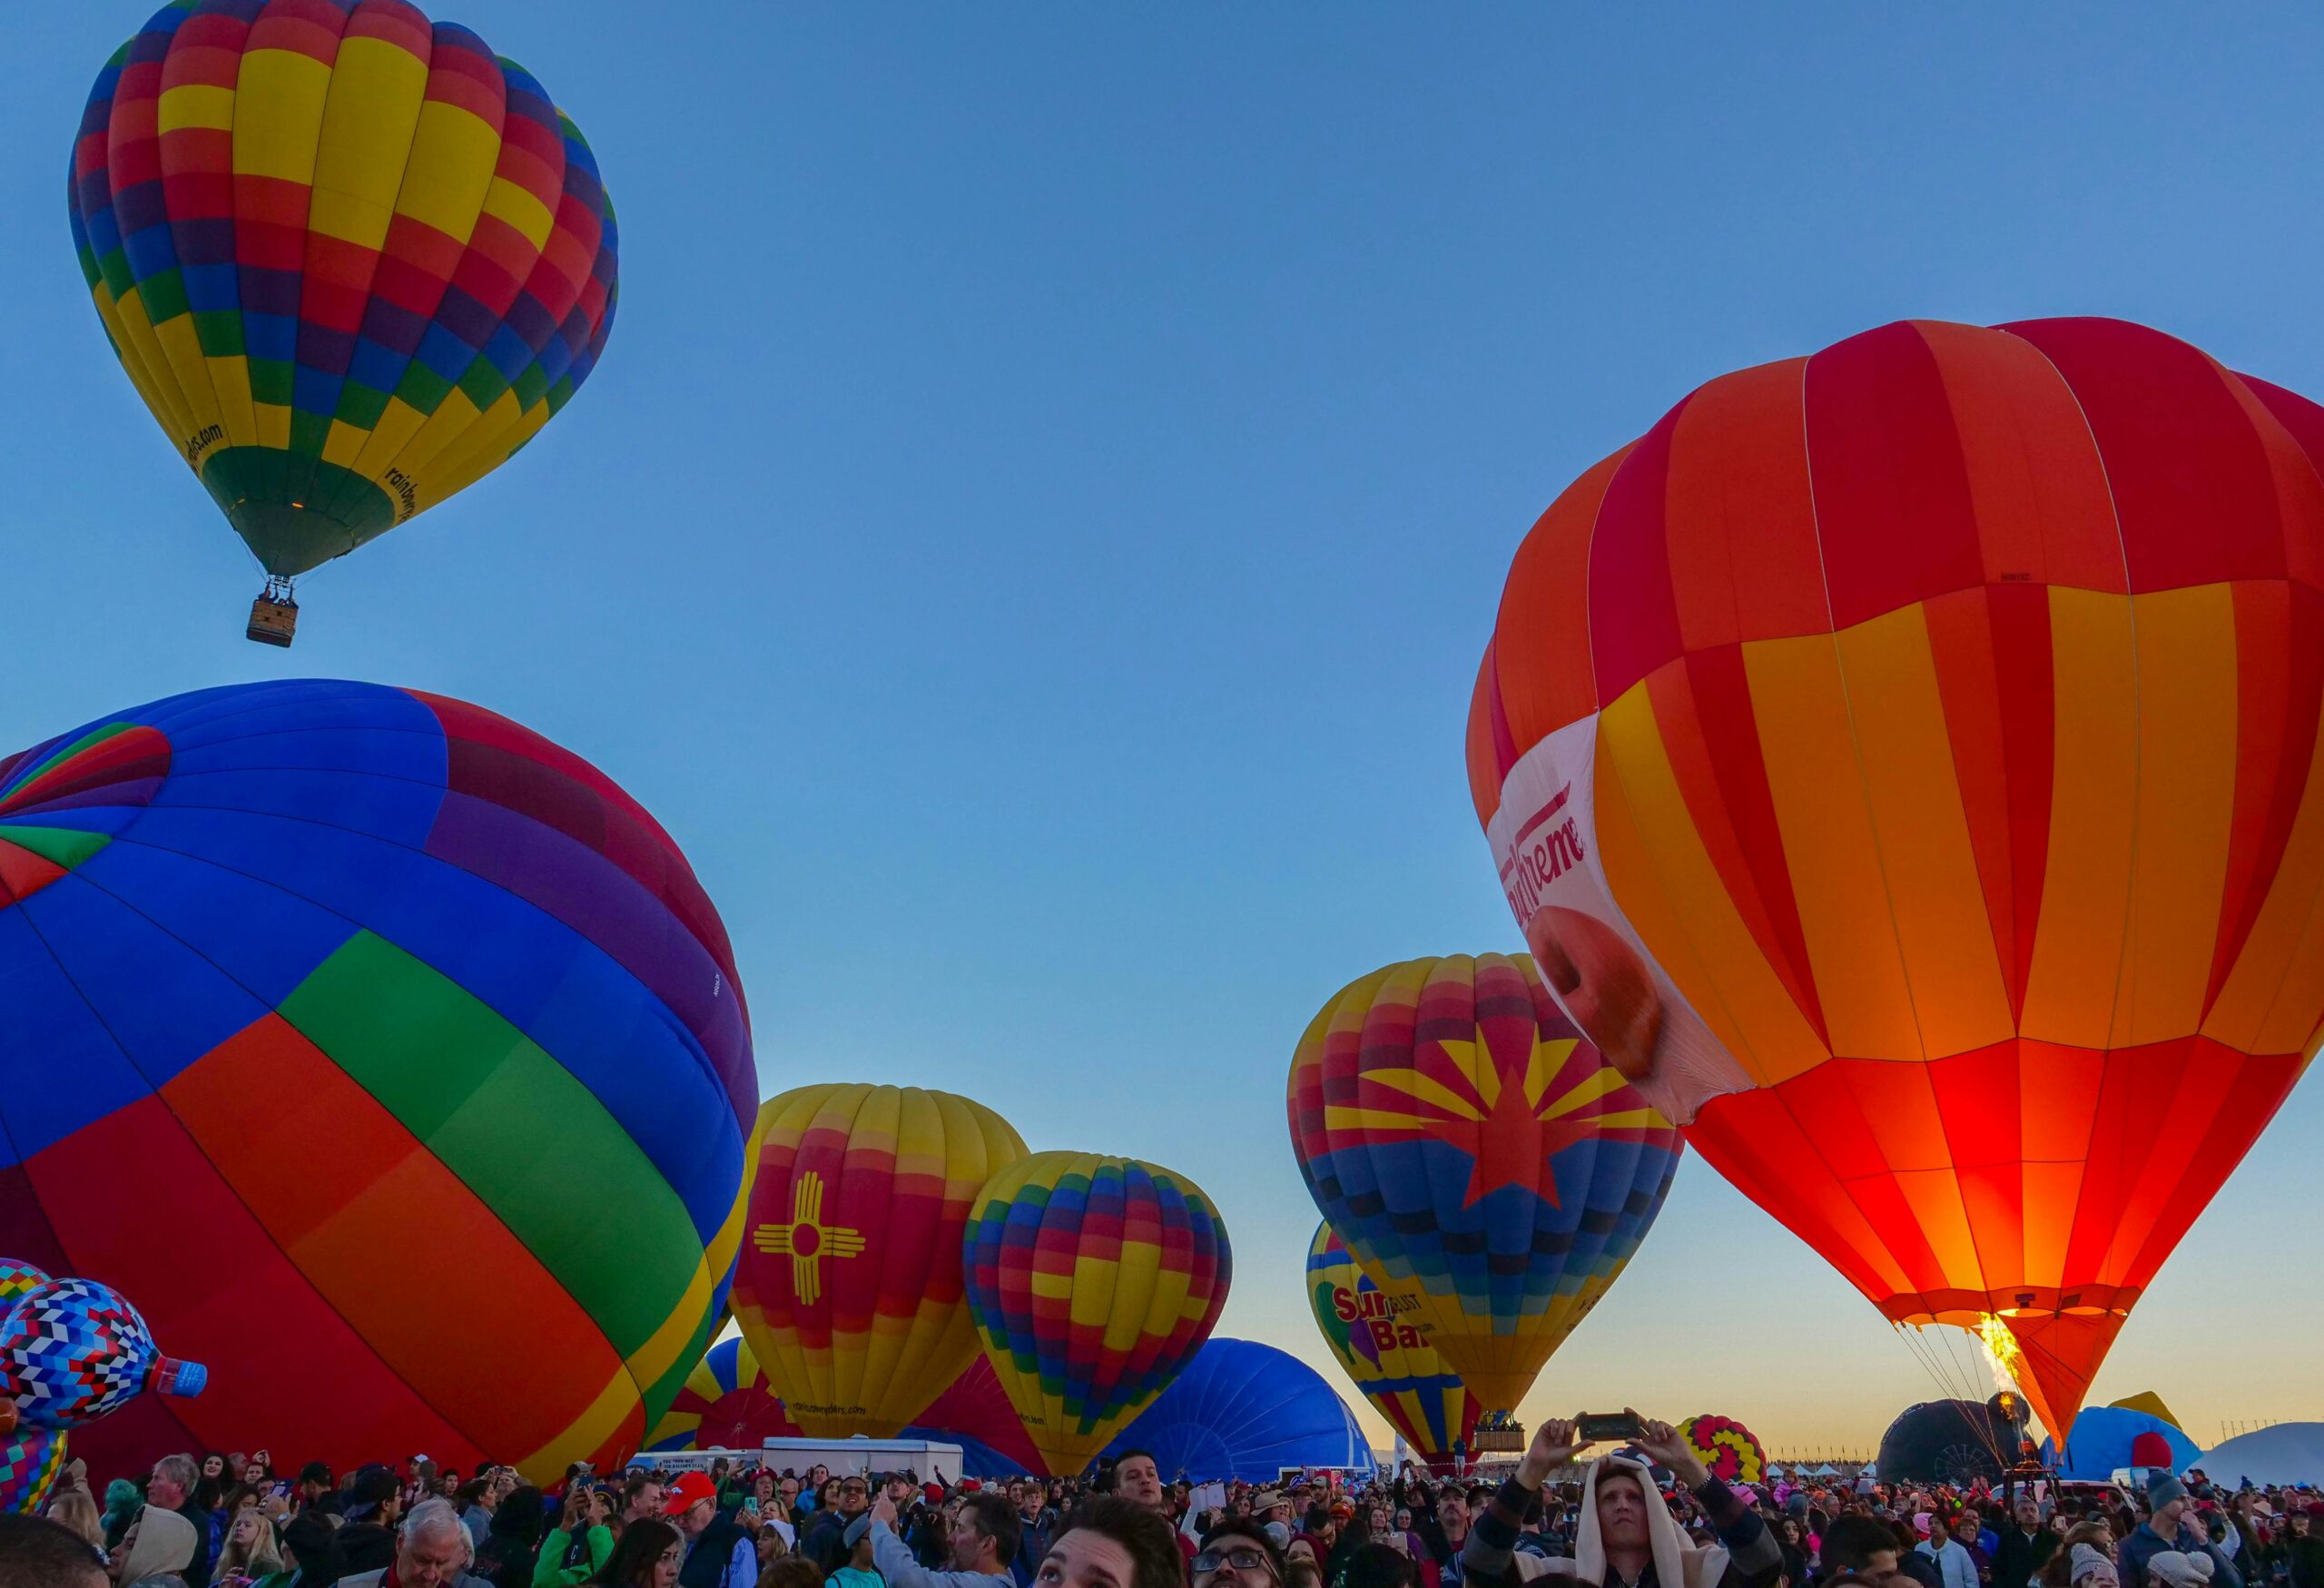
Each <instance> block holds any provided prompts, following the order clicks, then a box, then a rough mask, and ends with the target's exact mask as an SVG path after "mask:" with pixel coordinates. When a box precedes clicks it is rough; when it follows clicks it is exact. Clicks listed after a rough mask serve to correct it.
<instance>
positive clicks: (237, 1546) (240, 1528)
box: [210, 1505, 288, 1588]
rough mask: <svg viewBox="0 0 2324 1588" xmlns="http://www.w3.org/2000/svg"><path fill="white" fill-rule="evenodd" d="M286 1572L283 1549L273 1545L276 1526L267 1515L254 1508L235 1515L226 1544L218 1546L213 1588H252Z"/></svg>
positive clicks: (229, 1525)
mask: <svg viewBox="0 0 2324 1588" xmlns="http://www.w3.org/2000/svg"><path fill="white" fill-rule="evenodd" d="M285 1570H288V1566H287V1565H286V1563H284V1561H283V1559H282V1548H281V1545H280V1544H276V1543H275V1541H274V1524H272V1523H271V1522H269V1521H268V1520H267V1519H266V1513H265V1512H263V1511H261V1510H260V1509H259V1508H258V1507H257V1506H255V1505H249V1506H245V1507H244V1508H242V1509H241V1510H240V1511H237V1512H235V1513H234V1519H233V1521H232V1522H231V1523H229V1524H227V1526H226V1542H225V1543H224V1544H222V1545H220V1546H219V1549H218V1563H217V1564H216V1565H214V1566H212V1568H211V1576H210V1581H211V1583H212V1584H213V1585H214V1588H249V1585H250V1584H251V1583H257V1582H259V1581H261V1580H262V1579H264V1578H267V1577H271V1576H273V1575H274V1574H275V1573H278V1572H282V1571H285Z"/></svg>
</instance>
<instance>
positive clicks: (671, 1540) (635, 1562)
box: [589, 1517, 686, 1588]
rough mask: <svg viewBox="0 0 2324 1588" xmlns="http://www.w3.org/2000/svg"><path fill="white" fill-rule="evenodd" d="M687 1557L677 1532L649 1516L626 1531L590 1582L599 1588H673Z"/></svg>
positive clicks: (629, 1526)
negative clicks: (672, 1585) (679, 1569)
mask: <svg viewBox="0 0 2324 1588" xmlns="http://www.w3.org/2000/svg"><path fill="white" fill-rule="evenodd" d="M685 1558H686V1546H685V1543H684V1540H682V1539H680V1538H679V1536H678V1530H677V1529H676V1528H675V1527H673V1526H671V1525H670V1524H668V1523H666V1522H661V1521H657V1520H655V1518H653V1517H647V1518H645V1520H643V1521H639V1522H633V1523H631V1524H629V1525H628V1526H627V1527H626V1528H625V1529H623V1531H622V1535H621V1542H620V1543H619V1544H615V1545H614V1553H612V1554H611V1555H610V1556H608V1557H607V1558H606V1563H605V1565H604V1566H602V1567H601V1568H599V1569H598V1572H597V1574H596V1576H594V1577H592V1578H590V1579H589V1581H590V1583H592V1584H594V1585H596V1588H671V1584H673V1583H675V1582H676V1581H677V1580H678V1568H679V1567H680V1566H681V1565H684V1563H685Z"/></svg>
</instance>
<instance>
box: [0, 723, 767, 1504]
mask: <svg viewBox="0 0 2324 1588" xmlns="http://www.w3.org/2000/svg"><path fill="white" fill-rule="evenodd" d="M0 989H5V1007H6V1010H7V1018H6V1019H5V1021H0V1252H6V1253H8V1254H10V1255H11V1256H13V1257H16V1258H22V1259H24V1260H25V1262H27V1263H32V1264H38V1265H40V1266H42V1267H47V1268H49V1269H51V1270H52V1271H54V1272H59V1273H69V1274H81V1275H86V1276H89V1277H93V1278H102V1279H103V1280H104V1281H105V1282H107V1283H110V1284H113V1285H116V1286H118V1287H120V1288H121V1290H122V1291H123V1293H125V1294H127V1295H130V1296H133V1297H135V1298H136V1301H137V1305H138V1309H139V1310H140V1311H141V1312H142V1313H143V1315H144V1316H145V1317H146V1319H147V1320H148V1321H149V1322H150V1323H151V1325H152V1326H153V1334H154V1336H156V1337H157V1338H159V1339H160V1340H162V1342H163V1343H165V1344H166V1345H167V1346H169V1348H170V1349H171V1350H172V1352H177V1353H182V1354H183V1355H184V1356H187V1357H189V1358H192V1359H195V1360H199V1361H201V1362H202V1363H205V1364H206V1365H207V1366H208V1367H209V1369H210V1382H209V1386H208V1388H207V1390H206V1391H205V1392H204V1394H203V1395H202V1397H201V1398H200V1399H198V1400H191V1401H182V1402H174V1401H173V1402H168V1403H161V1402H157V1401H155V1400H153V1397H150V1396H148V1397H143V1398H141V1399H140V1400H139V1401H137V1402H135V1403H133V1404H132V1405H131V1406H129V1407H127V1408H126V1409H124V1410H123V1412H121V1413H120V1414H119V1415H116V1416H114V1417H112V1418H109V1419H107V1420H106V1421H104V1422H101V1423H97V1424H94V1425H91V1426H90V1427H88V1428H87V1429H85V1430H84V1431H83V1432H84V1434H85V1435H86V1436H87V1439H88V1441H89V1443H87V1444H85V1445H84V1444H83V1438H82V1435H81V1434H76V1435H75V1443H76V1445H82V1454H84V1455H89V1456H90V1457H91V1460H92V1464H93V1465H112V1464H113V1459H112V1458H110V1457H109V1458H108V1461H107V1462H106V1463H104V1464H101V1463H100V1462H99V1458H98V1451H99V1449H100V1448H101V1443H102V1441H103V1440H105V1439H107V1438H118V1437H126V1436H127V1434H126V1433H125V1432H124V1430H133V1429H134V1428H136V1427H138V1426H141V1425H142V1426H143V1427H144V1428H145V1429H146V1430H147V1435H149V1436H150V1438H151V1441H152V1443H153V1444H154V1445H160V1449H159V1450H154V1449H152V1448H150V1447H149V1448H146V1449H143V1450H142V1451H135V1452H132V1451H123V1452H117V1453H114V1455H116V1456H117V1457H118V1458H119V1459H118V1463H117V1464H118V1465H127V1464H128V1461H129V1459H131V1458H132V1457H133V1455H136V1454H144V1455H149V1456H150V1455H153V1454H160V1453H162V1451H166V1450H171V1449H180V1450H182V1449H187V1448H193V1449H205V1448H206V1449H223V1448H226V1447H228V1446H229V1445H234V1446H241V1445H252V1446H255V1445H266V1446H269V1447H271V1448H272V1449H275V1450H292V1451H297V1452H299V1453H300V1455H301V1457H302V1458H304V1457H307V1456H312V1457H313V1458H315V1459H319V1460H322V1461H326V1462H329V1463H330V1464H331V1465H333V1466H334V1467H344V1466H348V1465H354V1464H356V1463H359V1462H361V1461H366V1460H369V1459H372V1458H375V1457H376V1456H378V1455H379V1453H380V1452H381V1451H382V1450H390V1451H395V1450H400V1451H407V1452H409V1451H419V1450H424V1451H427V1452H428V1454H429V1455H433V1456H435V1457H436V1458H437V1459H438V1460H439V1461H441V1462H443V1463H445V1464H446V1465H450V1466H457V1467H459V1468H460V1469H462V1470H473V1468H474V1467H475V1466H476V1465H477V1464H478V1462H479V1461H482V1460H485V1459H487V1458H488V1459H494V1460H502V1461H510V1462H513V1463H515V1464H516V1465H518V1466H520V1467H521V1468H523V1469H524V1470H525V1471H526V1472H527V1474H528V1475H531V1476H532V1477H534V1478H535V1479H537V1480H539V1479H547V1478H548V1477H551V1476H554V1475H556V1474H558V1473H559V1472H561V1471H562V1469H563V1467H564V1465H565V1464H566V1462H568V1461H572V1460H576V1459H581V1458H589V1459H594V1460H596V1462H597V1463H598V1464H599V1465H601V1466H607V1465H611V1464H612V1462H614V1461H615V1459H617V1458H619V1457H621V1456H624V1455H627V1454H628V1453H629V1452H630V1451H632V1450H634V1449H635V1448H636V1445H637V1442H638V1440H639V1439H640V1438H641V1437H642V1436H643V1435H644V1434H645V1430H646V1428H647V1427H648V1426H650V1425H651V1424H652V1422H653V1420H654V1419H655V1418H656V1417H658V1416H659V1415H661V1413H662V1411H663V1409H664V1408H665V1406H668V1404H669V1402H670V1399H671V1397H672V1396H675V1394H676V1393H677V1390H678V1386H679V1385H680V1384H681V1383H682V1382H683V1381H684V1378H685V1376H686V1374H687V1372H688V1370H689V1369H690V1368H691V1367H692V1366H693V1365H694V1363H695V1362H696V1361H697V1360H698V1359H699V1358H700V1356H701V1352H702V1349H703V1346H704V1343H705V1341H706V1338H707V1336H708V1334H709V1332H710V1330H711V1329H712V1328H713V1327H714V1320H715V1319H716V1318H717V1317H719V1316H720V1314H721V1312H722V1311H723V1310H724V1288H725V1281H726V1277H727V1275H728V1272H729V1269H730V1267H731V1266H732V1263H733V1259H734V1249H735V1247H736V1245H737V1244H738V1243H739V1241H740V1239H741V1232H742V1223H743V1207H742V1193H743V1167H744V1161H745V1159H744V1151H743V1149H744V1145H745V1141H746V1139H747V1132H748V1129H749V1122H750V1120H751V1118H752V1110H753V1109H754V1108H755V1106H756V1103H757V1081H756V1074H755V1070H754V1067H753V1062H752V1058H751V1045H750V1034H749V1026H748V1022H747V1020H746V1017H745V1014H744V1011H743V1001H742V996H741V991H740V989H739V988H738V987H737V986H736V984H735V981H734V962H733V957H732V954H731V952H730V951H729V949H728V947H727V942H726V935H725V932H724V928H723V927H722V926H721V925H720V923H719V920H718V914H717V912H716V911H715V910H714V909H713V908H712V906H711V903H710V901H709V899H708V897H707V896H706V895H705V894H704V893H703V890H702V888H701V885H700V884H699V883H696V882H695V880H694V873H692V871H690V870H689V869H688V867H687V865H686V863H685V860H684V856H683V855H681V854H680V853H679V852H678V849H677V846H676V845H675V843H672V842H671V840H670V838H669V835H668V834H667V833H664V832H663V831H662V829H661V828H660V827H659V826H658V825H656V824H655V821H654V819H653V818H652V817H651V816H649V815H647V814H646V813H645V810H644V809H642V808H641V807H640V806H639V805H638V804H636V803H635V801H634V800H632V799H631V798H630V797H629V796H628V795H627V794H624V793H623V792H622V791H621V789H620V788H618V787H617V786H615V784H614V783H613V782H612V781H611V780H610V779H608V778H607V777H606V776H605V775H604V774H602V773H600V772H598V771H597V770H596V769H595V768H594V767H592V766H590V765H589V764H587V763H586V762H584V761H582V760H581V759H580V758H579V757H578V756H576V755H572V754H571V753H570V752H568V751H566V750H562V749H559V748H558V747H557V746H556V745H552V744H550V743H549V742H548V741H547V740H546V739H543V738H541V737H540V736H539V735H536V734H533V733H530V732H528V731H527V730H526V729H524V728H522V727H519V726H517V725H516V724H514V723H512V722H509V721H507V719H506V718H503V717H499V716H496V715H493V714H492V713H490V712H487V711H484V710H480V709H479V708H478V707H476V706H472V705H463V704H461V703H460V702H458V701H455V700H448V699H445V698H443V697H441V696H438V695H420V694H417V693H413V692H411V691H408V690H401V689H389V688H383V687H380V686H376V685H369V684H352V683H334V682H320V681H311V682H295V683H280V684H262V685H251V686H241V687H233V688H224V689H211V690H204V691H202V692H200V693H197V694H192V695H181V696H178V697H176V698H174V699H171V700H164V701H159V702H156V703H154V704H153V705H143V706H138V707H135V708H133V709H131V710H128V711H123V712H117V713H114V714H113V715H110V716H107V717H103V718H100V719H98V720H97V721H96V722H94V723H92V724H90V725H86V726H84V727H81V728H77V729H74V731H72V732H70V733H67V734H64V735H59V736H58V737H56V738H55V739H53V740H51V741H49V742H48V743H47V744H44V745H39V746H37V747H35V748H34V749H32V750H29V751H26V752H25V753H24V754H22V755H15V756H10V757H6V758H5V759H0ZM157 1208H161V1209H166V1216H165V1217H157V1216H156V1214H155V1209H157ZM193 1254H198V1256H199V1260H192V1255H193ZM34 1294H35V1295H37V1294H38V1292H34ZM512 1353H515V1355H512ZM517 1366H521V1368H522V1371H521V1372H519V1371H514V1370H513V1368H515V1367H517ZM164 1407H165V1409H164ZM156 1418H162V1419H168V1418H174V1419H176V1420H175V1421H173V1422H168V1423H167V1425H166V1426H162V1425H160V1424H157V1423H155V1422H154V1421H153V1419H156ZM140 1419H143V1423H142V1424H141V1423H140V1421H139V1420H140Z"/></svg>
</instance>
